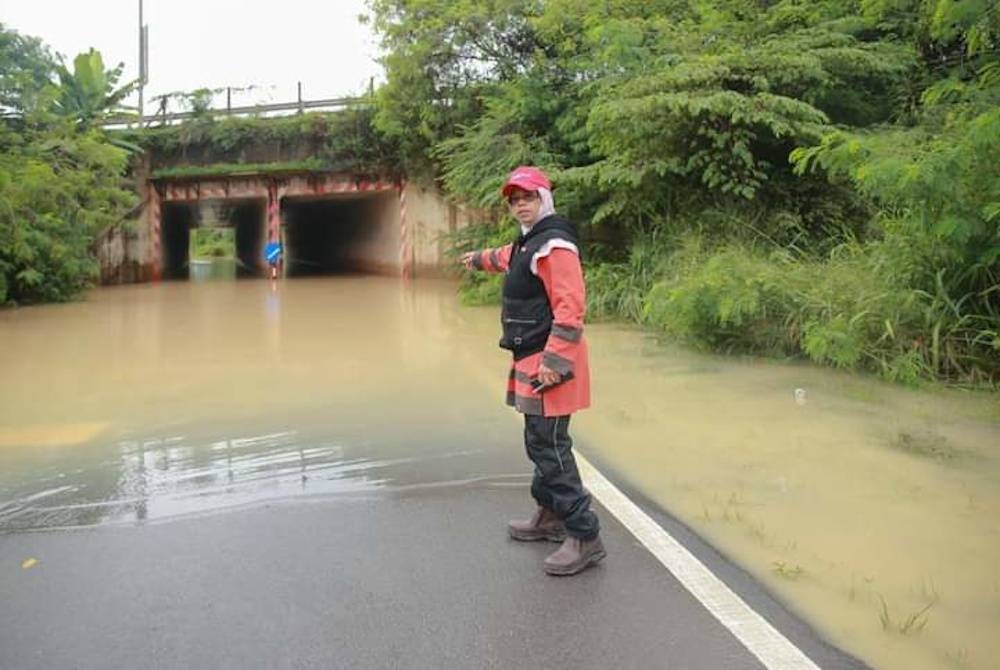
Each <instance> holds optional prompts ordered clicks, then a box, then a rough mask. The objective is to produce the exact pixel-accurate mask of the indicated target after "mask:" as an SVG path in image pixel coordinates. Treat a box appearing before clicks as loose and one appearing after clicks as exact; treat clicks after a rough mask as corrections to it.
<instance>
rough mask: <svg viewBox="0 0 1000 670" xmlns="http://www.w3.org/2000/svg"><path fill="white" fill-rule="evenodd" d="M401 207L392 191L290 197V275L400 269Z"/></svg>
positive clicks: (286, 219) (286, 216)
mask: <svg viewBox="0 0 1000 670" xmlns="http://www.w3.org/2000/svg"><path fill="white" fill-rule="evenodd" d="M398 211H399V208H398V201H397V197H396V195H395V193H394V192H392V191H381V192H373V193H343V194H337V195H333V196H327V197H324V198H321V199H320V198H285V199H284V200H283V201H282V221H283V223H284V230H283V242H284V245H285V274H286V276H289V277H295V276H306V275H328V274H341V273H348V272H371V273H392V272H395V271H396V268H397V267H398V265H397V263H398V260H397V258H398V248H399V247H398V244H399V234H398V220H399V219H398Z"/></svg>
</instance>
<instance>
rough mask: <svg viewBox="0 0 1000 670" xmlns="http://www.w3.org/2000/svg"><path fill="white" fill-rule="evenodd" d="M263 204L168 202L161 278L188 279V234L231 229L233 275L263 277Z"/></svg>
mask: <svg viewBox="0 0 1000 670" xmlns="http://www.w3.org/2000/svg"><path fill="white" fill-rule="evenodd" d="M266 207H267V203H266V202H265V201H263V200H242V201H200V202H169V203H164V205H163V219H162V225H161V233H160V235H161V248H162V261H163V265H162V268H163V269H162V276H163V278H164V279H188V278H189V277H190V265H191V263H190V260H191V259H190V243H191V230H192V229H194V228H198V227H200V226H208V227H231V228H233V229H234V236H233V237H234V241H235V254H236V274H237V276H240V277H253V276H259V275H261V274H263V268H262V266H263V253H264V242H265V239H264V238H265V228H266V227H265V211H266Z"/></svg>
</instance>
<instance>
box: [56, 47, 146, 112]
mask: <svg viewBox="0 0 1000 670" xmlns="http://www.w3.org/2000/svg"><path fill="white" fill-rule="evenodd" d="M124 67H125V66H124V63H119V64H118V66H117V67H115V68H114V69H111V70H105V69H104V59H103V58H102V57H101V54H100V52H99V51H95V50H94V49H90V50H89V51H87V52H86V53H82V54H79V55H78V56H77V57H76V58H74V59H73V71H72V72H70V71H69V70H68V69H67V68H66V65H65V63H60V65H59V66H58V69H57V73H58V75H59V96H58V98H57V99H56V101H55V111H56V113H57V114H59V115H61V116H64V117H67V118H70V119H73V120H75V121H77V122H78V123H82V124H84V125H87V126H92V125H94V124H96V123H98V122H100V121H102V120H104V119H106V118H108V117H109V116H120V115H122V114H124V113H127V112H133V111H134V109H135V108H133V107H126V106H125V105H123V104H122V102H123V101H124V100H125V98H127V97H128V96H129V95H131V94H132V92H133V91H134V90H135V89H136V87H137V86H138V84H139V82H138V80H135V81H132V82H129V83H127V84H125V85H124V86H121V87H118V88H116V86H117V85H118V80H119V79H121V74H122V70H123V69H124Z"/></svg>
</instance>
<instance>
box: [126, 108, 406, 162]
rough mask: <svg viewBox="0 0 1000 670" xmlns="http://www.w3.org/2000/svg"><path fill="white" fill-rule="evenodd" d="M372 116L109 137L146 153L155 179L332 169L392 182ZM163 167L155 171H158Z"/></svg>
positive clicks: (389, 153)
mask: <svg viewBox="0 0 1000 670" xmlns="http://www.w3.org/2000/svg"><path fill="white" fill-rule="evenodd" d="M373 114H374V112H373V111H372V109H371V108H370V107H367V106H360V105H359V106H357V107H354V108H350V109H346V110H343V111H339V112H332V113H318V112H317V113H309V114H297V115H294V116H286V117H275V118H260V117H224V118H218V119H217V118H214V117H212V116H211V114H209V113H208V112H207V111H203V112H202V113H201V114H198V115H196V117H195V118H194V119H193V120H190V121H187V122H185V123H181V124H178V125H174V126H161V127H153V128H146V129H143V130H141V131H139V130H126V131H120V132H118V133H116V136H117V137H119V138H120V139H122V140H123V141H126V142H129V143H134V144H136V145H138V146H141V147H142V148H143V149H147V150H149V151H151V152H152V154H153V157H154V160H155V161H156V163H155V164H154V174H155V175H156V176H172V177H176V176H205V175H214V174H231V173H233V172H246V171H248V170H267V171H274V170H279V171H280V170H332V171H344V172H353V173H355V174H368V175H381V176H386V175H389V176H396V175H397V174H398V172H399V169H400V168H399V159H398V155H397V151H396V148H395V146H394V145H393V143H391V142H389V141H387V140H385V139H384V138H383V137H382V136H381V135H380V134H379V133H378V132H377V131H376V130H375V128H374V127H373V125H372V117H373ZM161 166H162V167H161Z"/></svg>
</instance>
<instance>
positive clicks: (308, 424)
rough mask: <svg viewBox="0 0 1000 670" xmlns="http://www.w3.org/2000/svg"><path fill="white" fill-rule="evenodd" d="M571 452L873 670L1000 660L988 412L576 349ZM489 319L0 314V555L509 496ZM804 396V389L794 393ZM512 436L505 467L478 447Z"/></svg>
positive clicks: (496, 353) (342, 302)
mask: <svg viewBox="0 0 1000 670" xmlns="http://www.w3.org/2000/svg"><path fill="white" fill-rule="evenodd" d="M588 337H589V338H590V341H591V353H592V356H593V374H594V383H595V385H594V408H593V409H591V410H589V411H587V412H584V413H582V414H581V415H580V416H579V417H578V419H576V423H575V436H576V438H577V440H578V444H579V446H580V448H581V450H582V451H583V453H585V454H586V455H588V456H592V457H593V459H594V460H595V461H597V462H598V463H599V464H600V465H602V466H605V467H606V468H607V469H608V470H609V472H612V473H614V474H615V475H616V476H618V477H620V478H621V479H622V480H623V481H625V482H627V483H628V484H629V485H631V486H633V487H634V488H635V489H637V490H638V491H640V492H641V493H643V494H644V495H646V496H647V497H648V498H650V499H651V500H653V501H655V502H656V503H658V504H660V505H662V506H663V507H664V508H666V509H668V510H670V511H671V512H672V513H674V514H676V515H677V516H678V517H679V518H680V519H682V520H683V521H684V522H685V523H687V524H689V525H690V526H692V527H693V528H695V529H696V530H697V531H698V532H699V533H700V534H702V535H704V536H705V537H707V538H709V539H710V540H711V541H712V542H713V543H714V544H715V545H716V546H718V547H719V548H720V549H721V550H722V551H723V552H725V553H726V554H728V555H729V556H731V557H732V558H733V559H734V560H736V561H737V562H739V563H740V564H742V565H743V566H745V567H746V568H747V569H748V570H749V571H751V572H752V573H753V574H755V575H756V576H757V577H758V578H760V579H762V580H763V581H765V582H766V583H767V584H768V585H769V586H770V587H771V588H772V589H774V590H775V591H776V592H777V593H779V594H780V595H781V596H782V597H783V598H784V599H785V600H786V601H787V602H788V603H790V604H791V606H792V607H794V608H795V609H797V610H799V611H800V612H802V613H803V614H804V615H805V616H806V617H807V619H808V620H809V621H810V622H812V623H814V624H815V625H816V626H817V627H818V628H820V630H822V631H823V632H824V633H825V634H827V635H828V636H829V637H830V638H831V639H832V640H833V641H834V642H836V643H837V644H838V645H841V646H843V647H844V648H846V649H848V650H850V651H852V652H854V653H856V654H859V655H860V656H861V657H862V658H864V659H865V660H867V661H868V662H869V663H871V664H873V665H874V666H875V667H879V668H882V667H884V668H897V667H899V668H902V667H905V668H914V669H917V670H922V669H924V668H927V669H930V668H941V667H955V668H988V667H991V664H992V663H993V661H991V660H990V659H995V658H997V657H1000V642H998V641H997V636H996V634H995V633H996V631H997V630H1000V576H998V575H997V573H996V567H995V566H996V565H998V564H1000V401H998V400H997V396H996V395H993V396H988V395H985V394H970V393H962V392H939V391H934V392H926V391H921V392H917V391H910V390H905V389H899V388H895V387H891V386H887V385H885V384H882V383H880V382H877V381H874V380H870V379H863V378H858V377H855V376H851V375H846V374H839V373H835V372H832V371H828V370H819V369H815V368H811V367H808V366H798V365H780V364H771V363H761V362H759V361H749V360H748V361H743V360H737V359H724V358H719V357H711V356H700V355H695V354H692V353H690V352H687V351H683V350H679V349H674V348H671V347H669V346H662V345H660V344H657V343H656V342H655V341H653V340H652V339H651V338H650V337H649V336H647V335H644V334H642V333H640V332H638V331H634V330H628V329H623V328H619V327H615V326H609V325H604V324H597V325H592V326H589V327H588ZM496 338H497V317H496V310H495V309H492V308H475V309H469V308H461V307H459V306H458V303H457V300H456V298H455V293H454V285H453V284H452V283H449V282H418V283H416V284H415V285H414V286H412V287H409V288H406V287H403V286H401V285H400V284H399V283H398V282H397V281H395V280H392V279H379V278H371V277H343V278H330V279H315V280H294V281H287V282H280V283H279V284H277V285H272V284H270V283H268V282H264V281H241V282H233V281H219V282H207V283H194V282H192V283H185V282H179V283H165V284H161V285H143V286H130V287H116V288H106V289H100V290H96V291H94V292H92V293H91V294H90V296H89V299H88V301H87V302H85V303H78V304H69V305H52V306H44V307H37V308H30V309H20V310H8V311H3V312H0V343H2V346H0V369H2V370H3V373H2V374H3V386H2V388H0V538H2V537H3V535H4V534H8V535H9V534H13V533H19V532H25V531H41V530H49V529H56V528H67V527H69V528H76V527H83V526H88V527H90V526H97V527H104V526H108V525H111V526H121V525H125V526H127V525H134V524H137V523H140V524H146V523H154V522H158V521H166V520H170V519H176V518H179V517H185V516H192V515H193V516H204V515H214V514H218V513H219V512H220V511H221V510H228V509H236V508H246V507H253V506H256V505H260V504H262V503H266V502H269V501H277V500H287V499H307V498H310V497H317V498H326V497H330V496H343V497H345V498H351V499H364V497H365V496H368V495H372V494H374V493H376V492H384V491H392V490H417V489H421V488H423V487H431V488H433V487H439V486H446V485H454V484H456V483H458V484H461V483H462V482H470V481H478V480H481V479H485V480H488V483H489V485H490V486H494V487H501V488H502V487H505V486H521V487H523V485H524V482H525V481H526V479H524V477H523V475H524V470H526V468H524V467H523V464H522V463H521V461H522V459H523V457H522V455H521V449H522V447H521V446H520V445H519V444H518V443H517V438H518V437H519V436H518V430H517V425H516V423H515V422H514V418H512V417H511V416H510V413H509V410H507V409H505V408H503V407H502V406H501V404H502V391H503V385H504V381H505V374H506V365H507V361H506V358H505V356H504V352H502V351H500V350H499V349H497V348H496V346H495V342H496ZM797 391H798V392H797ZM496 435H510V437H511V439H512V444H511V453H510V455H509V458H508V457H507V456H504V457H503V458H501V459H500V461H501V462H499V463H498V457H497V455H496V454H495V453H494V451H491V450H487V449H481V448H480V441H481V440H482V439H483V436H496Z"/></svg>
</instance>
